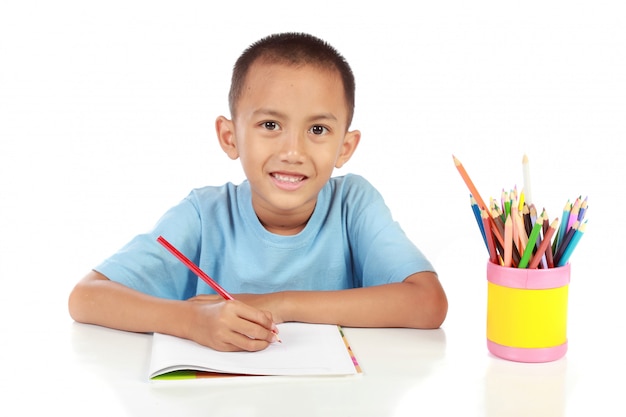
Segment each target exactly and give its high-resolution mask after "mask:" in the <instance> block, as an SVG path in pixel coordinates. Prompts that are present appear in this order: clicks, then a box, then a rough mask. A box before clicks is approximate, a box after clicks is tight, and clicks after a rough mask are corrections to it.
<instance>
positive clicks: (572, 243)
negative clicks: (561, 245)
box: [557, 221, 587, 266]
mask: <svg viewBox="0 0 626 417" xmlns="http://www.w3.org/2000/svg"><path fill="white" fill-rule="evenodd" d="M586 228H587V222H586V221H585V222H584V223H583V224H581V225H580V226H578V229H577V230H576V231H575V232H574V235H573V236H572V239H571V240H570V242H569V244H568V245H567V247H566V248H565V249H564V250H563V254H562V255H561V258H560V259H559V262H558V264H557V266H565V265H566V264H567V261H569V258H570V256H572V252H574V249H576V245H578V242H580V239H581V238H582V237H583V234H584V233H585V229H586Z"/></svg>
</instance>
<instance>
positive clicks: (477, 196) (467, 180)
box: [452, 155, 488, 210]
mask: <svg viewBox="0 0 626 417" xmlns="http://www.w3.org/2000/svg"><path fill="white" fill-rule="evenodd" d="M452 159H453V160H454V165H455V166H456V169H457V171H459V174H461V178H463V181H464V182H465V185H467V188H469V190H470V193H472V195H473V196H474V198H475V199H476V202H477V203H478V207H480V208H481V209H483V210H485V209H487V208H488V207H487V205H486V204H485V201H484V200H483V199H482V197H481V196H480V193H479V192H478V190H477V189H476V186H475V185H474V182H473V181H472V179H471V178H470V177H469V175H468V174H467V171H466V170H465V167H463V164H462V163H461V161H459V160H458V158H457V157H456V156H454V155H452Z"/></svg>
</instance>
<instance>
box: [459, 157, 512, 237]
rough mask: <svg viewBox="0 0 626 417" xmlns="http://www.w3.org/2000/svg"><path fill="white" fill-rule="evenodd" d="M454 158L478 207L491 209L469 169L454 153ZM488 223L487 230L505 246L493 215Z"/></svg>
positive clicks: (489, 217)
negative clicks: (473, 180)
mask: <svg viewBox="0 0 626 417" xmlns="http://www.w3.org/2000/svg"><path fill="white" fill-rule="evenodd" d="M452 159H453V160H454V165H455V166H456V169H457V170H458V171H459V174H461V178H463V181H464V182H465V185H467V188H469V190H470V193H471V194H472V195H473V196H474V198H475V199H476V203H478V207H479V208H480V209H481V210H489V206H487V205H486V204H485V200H483V198H482V197H481V196H480V193H479V192H478V190H477V189H476V186H475V185H474V183H473V182H472V179H471V178H470V177H469V175H468V174H467V171H465V168H464V167H463V164H461V161H459V160H458V159H457V157H456V156H454V155H452ZM488 223H489V225H490V227H486V228H485V230H492V231H493V234H494V236H495V237H496V239H498V242H499V243H500V244H501V245H503V246H504V239H503V238H502V234H501V233H500V231H499V230H498V228H497V227H496V226H495V223H494V221H493V218H492V217H491V216H488Z"/></svg>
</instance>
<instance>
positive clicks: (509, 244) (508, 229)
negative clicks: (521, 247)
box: [504, 216, 513, 267]
mask: <svg viewBox="0 0 626 417" xmlns="http://www.w3.org/2000/svg"><path fill="white" fill-rule="evenodd" d="M512 265H513V220H512V219H511V216H508V217H507V218H506V220H505V222H504V266H506V267H510V266H512Z"/></svg>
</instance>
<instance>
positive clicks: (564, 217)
mask: <svg viewBox="0 0 626 417" xmlns="http://www.w3.org/2000/svg"><path fill="white" fill-rule="evenodd" d="M571 208H572V204H571V203H570V201H569V200H567V202H566V203H565V207H563V215H562V216H561V225H560V226H559V232H558V234H557V235H556V239H554V244H553V245H552V253H553V254H555V255H556V253H557V252H558V250H559V247H560V246H561V242H562V241H563V238H564V237H565V232H566V231H567V222H568V221H569V212H570V210H571Z"/></svg>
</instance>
